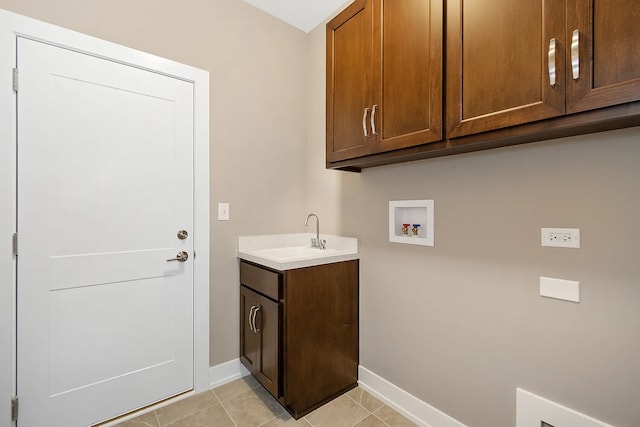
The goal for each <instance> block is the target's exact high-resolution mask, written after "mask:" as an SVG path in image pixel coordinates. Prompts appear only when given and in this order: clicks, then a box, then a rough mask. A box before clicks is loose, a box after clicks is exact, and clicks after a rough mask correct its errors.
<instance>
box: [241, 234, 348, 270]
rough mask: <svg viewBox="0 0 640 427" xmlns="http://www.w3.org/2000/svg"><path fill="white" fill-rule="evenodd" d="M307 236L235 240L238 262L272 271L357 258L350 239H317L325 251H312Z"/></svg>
mask: <svg viewBox="0 0 640 427" xmlns="http://www.w3.org/2000/svg"><path fill="white" fill-rule="evenodd" d="M311 237H315V235H311V234H308V233H300V234H274V235H264V236H242V237H239V238H238V251H237V254H238V258H241V259H244V260H247V261H251V262H255V263H257V264H260V265H263V266H265V267H270V268H273V269H276V270H290V269H293V268H302V267H310V266H313V265H321V264H329V263H333V262H340V261H349V260H352V259H357V258H359V256H358V241H357V239H354V238H351V237H342V236H330V235H320V237H321V238H322V239H324V240H326V241H327V248H326V249H317V248H312V247H311V245H310V239H311Z"/></svg>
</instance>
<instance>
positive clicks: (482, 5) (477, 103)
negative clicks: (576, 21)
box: [446, 0, 565, 138]
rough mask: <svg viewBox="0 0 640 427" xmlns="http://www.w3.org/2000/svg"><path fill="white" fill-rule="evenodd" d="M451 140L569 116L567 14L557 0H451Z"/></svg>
mask: <svg viewBox="0 0 640 427" xmlns="http://www.w3.org/2000/svg"><path fill="white" fill-rule="evenodd" d="M446 32H447V36H446V41H447V63H446V75H447V87H446V106H447V108H446V110H447V118H446V122H447V129H446V133H447V137H448V138H455V137H459V136H464V135H471V134H475V133H480V132H485V131H490V130H495V129H501V128H506V127H509V126H514V125H520V124H524V123H529V122H533V121H537V120H542V119H547V118H551V117H557V116H562V115H563V114H564V113H565V49H564V47H565V43H564V38H565V8H564V2H558V1H555V0H518V1H514V0H484V1H476V0H448V1H447V30H446Z"/></svg>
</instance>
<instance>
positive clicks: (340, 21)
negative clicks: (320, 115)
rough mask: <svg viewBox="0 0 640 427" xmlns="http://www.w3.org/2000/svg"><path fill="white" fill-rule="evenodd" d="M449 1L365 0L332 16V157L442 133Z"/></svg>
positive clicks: (329, 118) (407, 144)
mask: <svg viewBox="0 0 640 427" xmlns="http://www.w3.org/2000/svg"><path fill="white" fill-rule="evenodd" d="M442 19H443V14H442V1H429V0H386V1H385V0H357V1H355V2H354V3H353V4H351V5H350V6H349V7H348V8H347V9H345V10H344V11H343V12H342V13H340V14H339V15H338V16H336V17H335V18H334V19H333V20H331V21H330V22H329V23H328V24H327V163H330V162H335V161H341V160H345V159H351V158H356V157H361V156H366V155H370V154H375V153H381V152H386V151H391V150H397V149H401V148H406V147H413V146H418V145H422V144H427V143H429V142H434V141H440V140H441V139H442V22H443V21H442Z"/></svg>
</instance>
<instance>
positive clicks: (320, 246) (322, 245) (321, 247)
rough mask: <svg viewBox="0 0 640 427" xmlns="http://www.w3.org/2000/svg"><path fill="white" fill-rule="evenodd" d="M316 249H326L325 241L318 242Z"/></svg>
mask: <svg viewBox="0 0 640 427" xmlns="http://www.w3.org/2000/svg"><path fill="white" fill-rule="evenodd" d="M318 247H319V248H320V249H327V241H326V240H324V239H322V240H320V241H319V242H318Z"/></svg>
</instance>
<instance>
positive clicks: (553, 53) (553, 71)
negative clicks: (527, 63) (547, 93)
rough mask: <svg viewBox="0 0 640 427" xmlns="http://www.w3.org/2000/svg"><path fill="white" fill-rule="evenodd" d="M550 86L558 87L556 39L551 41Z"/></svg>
mask: <svg viewBox="0 0 640 427" xmlns="http://www.w3.org/2000/svg"><path fill="white" fill-rule="evenodd" d="M549 84H550V85H551V87H556V85H557V82H556V39H555V37H554V38H552V39H551V40H550V41H549Z"/></svg>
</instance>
